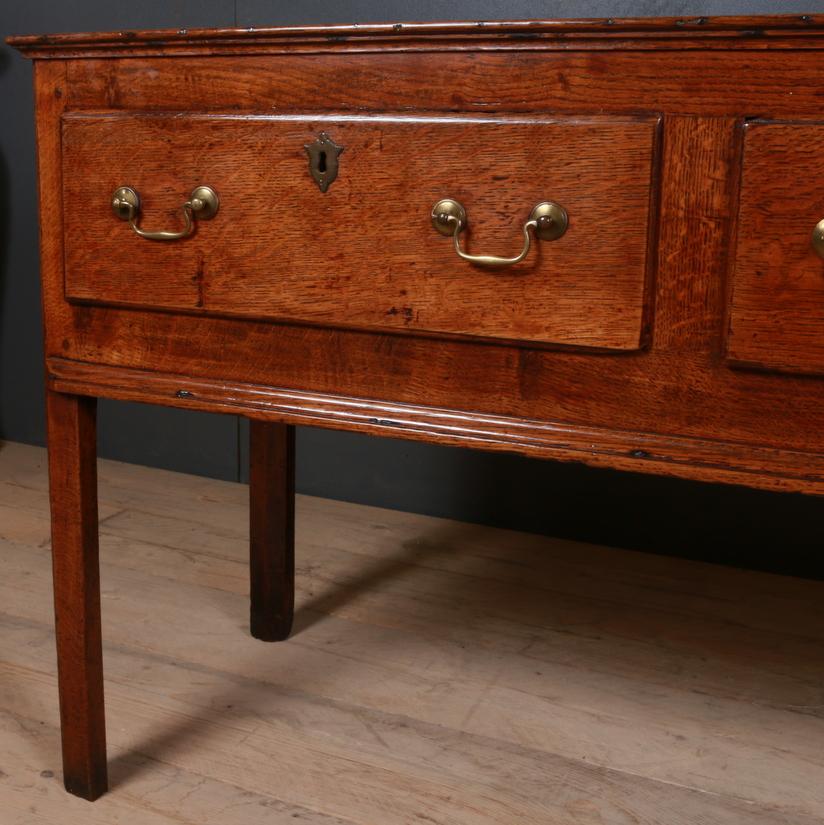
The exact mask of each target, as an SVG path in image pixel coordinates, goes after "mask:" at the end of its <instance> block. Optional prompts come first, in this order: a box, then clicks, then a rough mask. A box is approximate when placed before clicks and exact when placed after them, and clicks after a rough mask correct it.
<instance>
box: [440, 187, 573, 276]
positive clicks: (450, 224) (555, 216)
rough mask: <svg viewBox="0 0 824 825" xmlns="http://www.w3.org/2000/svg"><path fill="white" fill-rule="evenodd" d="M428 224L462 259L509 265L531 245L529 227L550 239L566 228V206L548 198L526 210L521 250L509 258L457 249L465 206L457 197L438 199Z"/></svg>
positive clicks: (520, 258)
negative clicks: (455, 198) (449, 240)
mask: <svg viewBox="0 0 824 825" xmlns="http://www.w3.org/2000/svg"><path fill="white" fill-rule="evenodd" d="M430 217H431V220H432V226H434V227H435V229H436V230H437V231H438V232H440V233H441V235H446V236H451V237H452V243H453V245H454V247H455V252H456V253H457V254H458V255H459V256H460V257H461V258H463V259H464V260H465V261H469V262H470V263H472V264H477V265H478V266H490V267H498V266H512V265H513V264H517V263H520V262H521V261H522V260H523V259H524V258H525V257H526V256H527V255H528V254H529V249H530V246H531V237H530V230H532V231H533V232H534V233H535V237H536V238H538V239H539V240H542V241H554V240H557V239H558V238H560V237H561V236H562V235H563V234H564V232H566V230H567V226H568V225H569V217H568V215H567V211H566V209H564V207H563V206H559V205H558V204H557V203H553V202H552V201H543V202H542V203H539V204H537V205H536V206H535V207H534V208H533V210H532V211H531V212H530V213H529V217H528V218H527V220H526V223H524V226H523V233H524V245H523V248H522V249H521V251H520V252H519V253H518V254H517V255H515V256H513V257H512V258H501V257H498V256H497V255H470V254H469V253H468V252H464V251H463V250H462V249H461V243H460V240H459V235H460V234H461V232H462V231H463V230H464V228H465V227H466V225H467V218H466V210H465V209H464V208H463V206H462V205H461V204H460V203H458V201H456V200H453V199H452V198H444V199H443V200H440V201H438V202H437V203H436V204H435V205H434V206H433V207H432V212H431V215H430Z"/></svg>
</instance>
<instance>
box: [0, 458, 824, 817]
mask: <svg viewBox="0 0 824 825" xmlns="http://www.w3.org/2000/svg"><path fill="white" fill-rule="evenodd" d="M100 477H101V480H100V499H101V508H100V510H101V512H100V516H101V553H102V575H103V604H104V607H103V609H104V643H105V668H106V691H107V697H106V698H107V710H108V720H109V726H108V734H109V753H110V764H111V768H110V770H111V779H112V791H111V793H110V794H109V795H108V796H106V797H104V798H103V799H101V800H100V801H98V802H96V803H94V804H89V803H86V802H82V801H80V800H78V799H75V798H73V797H69V796H67V795H65V794H64V792H63V790H62V785H61V781H60V764H59V756H58V754H59V742H58V730H57V694H56V687H55V659H54V651H53V634H52V617H51V583H50V571H49V528H48V516H47V512H48V511H47V498H46V470H45V453H44V451H43V450H40V449H36V448H33V447H25V446H21V445H16V444H5V445H0V825H43V824H44V823H55V825H57V823H59V824H60V825H161V823H175V824H176V825H179V824H180V823H191V825H263V824H264V823H265V824H266V825H273V824H276V823H295V822H299V823H303V824H304V825H307V823H311V824H312V825H333V824H334V825H341V823H362V824H363V825H407V823H426V825H432V823H442V824H443V825H480V824H481V823H483V825H486V824H487V823H500V824H501V825H523V823H547V825H555V824H556V823H557V825H630V824H631V823H633V824H635V825H638V824H639V823H643V825H687V823H690V825H733V823H735V825H739V823H740V824H741V825H744V823H746V825H766V823H769V824H770V825H775V824H776V823H788V825H790V824H791V825H811V823H821V822H822V821H824V584H821V583H816V582H807V581H801V580H796V579H789V578H781V577H776V576H770V575H765V574H760V573H747V572H741V571H734V570H729V569H725V568H721V567H713V566H710V565H703V564H696V563H691V562H684V561H676V560H671V559H665V558H659V557H653V556H647V555H642V554H639V553H632V552H627V551H619V550H610V549H605V548H601V547H594V546H588V545H583V544H576V543H573V542H568V541H558V540H553V539H547V538H539V537H535V536H530V535H526V534H521V533H514V532H506V531H500V530H492V529H488V528H481V527H477V526H472V525H468V524H459V523H456V522H450V521H445V520H441V519H434V518H426V517H422V516H415V515H408V514H404V513H397V512H391V511H387V510H379V509H375V508H369V507H362V506H355V505H351V504H341V503H337V502H332V501H325V500H321V499H313V498H307V497H303V498H299V500H298V530H297V535H298V538H297V556H298V560H297V567H298V581H297V586H298V608H297V610H298V614H297V628H296V632H295V634H294V636H293V637H292V639H291V640H290V641H289V642H286V643H281V644H274V645H267V644H264V643H262V642H256V641H254V640H253V639H251V638H250V637H249V635H248V633H247V631H246V615H247V600H246V591H247V579H246V577H247V569H246V563H245V556H246V552H247V548H246V535H247V524H246V519H247V509H246V495H247V490H246V488H245V487H243V486H241V485H239V484H230V483H225V482H218V481H211V480H207V479H202V478H196V477H192V476H185V475H178V474H174V473H168V472H161V471H158V470H149V469H145V468H141V467H135V466H130V465H125V464H117V463H114V462H107V461H103V462H101V465H100ZM547 494H548V495H550V494H551V491H547ZM593 506H597V502H593ZM673 529H677V525H673ZM776 552H781V548H780V547H776Z"/></svg>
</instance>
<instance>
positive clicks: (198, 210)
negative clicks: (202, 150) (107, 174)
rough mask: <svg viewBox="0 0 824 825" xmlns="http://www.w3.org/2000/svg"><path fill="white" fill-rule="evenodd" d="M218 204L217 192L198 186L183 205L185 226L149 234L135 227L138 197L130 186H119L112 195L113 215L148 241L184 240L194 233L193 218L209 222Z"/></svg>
mask: <svg viewBox="0 0 824 825" xmlns="http://www.w3.org/2000/svg"><path fill="white" fill-rule="evenodd" d="M219 204H220V202H219V200H218V197H217V192H215V190H214V189H212V187H211V186H198V187H196V188H195V189H194V190H193V191H192V194H191V196H190V197H189V200H187V201H186V203H184V204H183V217H184V218H185V220H186V225H185V226H184V227H183V229H181V230H180V231H179V232H166V231H163V230H161V231H158V232H149V231H147V230H146V229H141V228H140V227H139V226H138V225H137V218H138V215H140V196H139V195H138V194H137V192H136V191H135V190H134V189H132V187H131V186H121V187H120V188H118V189H116V190H115V193H114V195H112V209H113V210H114V214H115V215H117V217H118V218H120V220H122V221H128V222H129V226H131V228H132V229H133V230H134V231H135V232H136V233H137V234H138V235H140V237H141V238H148V239H149V240H150V241H176V240H178V239H180V238H186V237H188V236H189V235H191V234H192V232H194V229H195V222H194V218H199V219H200V220H203V221H205V220H209V218H213V217H214V216H215V215H216V214H217V209H218V206H219Z"/></svg>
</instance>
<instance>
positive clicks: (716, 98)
mask: <svg viewBox="0 0 824 825" xmlns="http://www.w3.org/2000/svg"><path fill="white" fill-rule="evenodd" d="M656 54H657V53H656ZM690 55H691V53H679V54H678V55H674V54H664V53H662V54H660V55H657V56H656V57H655V58H654V59H652V57H651V56H650V55H646V56H645V57H644V60H647V63H646V64H644V68H643V75H639V74H637V73H634V70H633V71H629V72H628V73H625V70H627V69H629V66H628V64H627V62H626V61H633V60H635V56H634V55H633V53H631V52H626V51H617V52H614V53H610V54H609V55H603V56H601V57H599V58H598V60H599V61H600V63H599V62H597V61H596V60H595V59H594V58H592V57H587V56H582V55H580V54H575V53H570V54H557V53H552V54H544V55H538V56H536V55H532V54H519V55H516V56H513V55H509V56H507V57H506V59H504V58H503V57H501V56H496V54H495V53H487V52H479V53H478V54H476V55H474V56H469V55H467V54H463V53H461V54H458V53H455V54H452V53H449V54H446V55H441V56H439V57H438V59H437V62H432V61H431V60H430V59H429V58H428V57H427V56H426V54H417V55H416V54H412V53H393V54H377V53H376V54H371V55H362V56H360V57H356V58H352V57H351V56H346V55H336V54H326V55H323V56H319V57H316V58H313V59H312V63H311V67H312V74H311V75H310V74H309V73H308V72H307V69H308V67H309V65H310V64H309V63H308V62H307V58H306V57H304V56H302V55H282V56H271V57H257V56H255V55H251V56H248V57H245V58H244V59H243V60H238V59H236V58H225V59H224V58H219V57H212V58H209V59H199V60H197V61H195V60H194V59H191V60H190V59H189V58H185V57H179V58H175V59H174V61H172V64H171V65H172V66H173V68H174V72H173V73H170V72H167V71H165V70H157V69H152V66H151V61H144V60H134V59H123V60H109V61H97V60H89V61H85V60H84V61H74V60H70V61H40V62H38V65H37V74H38V78H39V80H38V83H39V85H40V87H41V92H40V99H41V101H42V102H41V107H40V108H41V116H40V123H41V126H40V131H41V133H42V135H43V139H42V140H41V163H40V169H41V182H42V186H43V187H44V188H45V189H46V190H47V191H52V192H53V191H61V189H62V172H61V170H60V169H59V168H58V167H59V165H60V164H61V162H62V161H61V156H60V148H59V129H60V126H59V123H60V120H59V118H60V117H61V115H62V114H63V113H64V112H66V111H69V112H76V111H88V110H91V111H97V112H99V111H100V110H101V108H103V109H105V108H106V107H109V106H115V107H116V108H120V109H123V108H129V107H132V106H133V105H138V106H139V107H143V108H144V109H145V107H146V106H149V105H150V104H151V101H154V103H153V104H151V105H155V106H157V105H160V106H161V107H163V110H166V107H169V108H170V109H172V110H174V109H179V110H182V111H193V110H194V111H197V110H198V109H202V110H208V109H209V108H210V107H211V108H220V107H222V109H223V111H225V109H226V106H227V105H229V103H230V101H236V103H237V105H238V106H239V107H240V108H241V109H248V108H249V107H253V108H254V107H258V106H260V105H261V103H262V101H263V100H264V99H265V100H266V101H267V105H268V106H274V107H276V109H277V110H282V108H283V107H284V106H285V105H287V104H288V105H289V106H290V107H291V109H292V110H294V109H295V108H300V107H301V106H308V105H311V106H313V107H314V108H315V110H317V100H318V99H317V94H316V89H317V88H318V86H317V85H316V84H318V83H319V84H321V86H322V87H323V89H324V100H328V102H329V105H330V106H334V107H335V108H336V109H338V110H340V111H347V110H349V111H351V110H352V109H358V108H359V107H363V106H372V105H374V106H382V107H385V106H386V103H387V101H389V100H395V101H396V102H397V105H398V106H400V107H402V108H406V107H409V106H413V105H416V101H417V105H420V106H425V107H427V108H429V109H432V110H438V109H441V110H443V109H445V108H448V107H449V108H452V109H453V110H454V109H456V108H457V109H459V110H460V109H467V108H469V109H475V108H479V107H476V106H475V105H474V103H475V102H478V103H488V102H489V101H492V102H493V104H494V105H493V106H492V107H490V108H496V109H499V110H500V109H503V110H504V111H506V110H511V109H518V108H521V109H523V108H524V107H530V106H531V107H533V109H534V107H535V106H540V107H541V108H542V109H543V108H545V107H550V108H551V109H552V110H553V111H554V110H555V109H556V107H558V108H560V110H561V111H563V110H564V109H565V107H567V106H568V107H569V108H570V109H572V110H573V111H575V113H576V116H586V115H587V114H588V113H589V114H590V115H591V114H592V112H593V109H596V108H597V111H598V112H599V114H600V115H602V116H604V115H615V116H617V115H619V114H621V113H622V112H623V113H624V114H623V115H621V116H625V115H626V109H627V105H628V102H629V101H630V100H631V99H632V100H635V101H636V105H637V101H638V100H639V99H643V100H644V101H645V103H647V102H649V104H650V105H652V103H656V104H660V103H665V104H666V106H665V109H667V107H668V109H667V112H665V117H664V123H663V149H662V159H661V166H660V168H661V190H662V191H661V199H662V200H661V219H660V222H659V225H658V227H657V230H658V235H659V236H660V237H659V238H658V241H657V256H656V258H655V278H654V293H653V295H654V301H653V302H651V305H650V307H649V317H650V320H651V321H652V324H653V329H652V333H651V336H650V341H649V348H648V349H647V350H645V351H644V352H642V353H638V354H635V355H632V354H628V355H624V356H621V357H615V356H611V355H601V354H597V353H589V354H586V355H582V354H577V353H571V352H569V353H568V352H561V351H558V352H552V353H550V352H541V351H540V350H538V349H535V348H531V349H530V348H526V347H520V348H514V347H510V346H495V345H492V344H473V343H471V342H468V341H466V342H459V341H447V340H441V341H439V342H438V344H437V346H436V347H433V346H432V345H431V342H430V341H427V340H425V339H421V338H417V337H415V336H414V335H409V334H408V333H407V334H406V335H405V336H404V337H401V336H400V335H394V334H393V335H375V334H372V333H362V332H358V331H355V330H348V331H342V330H334V329H321V328H313V327H310V326H296V325H290V324H282V323H281V324H267V323H262V322H259V321H252V320H249V321H244V322H240V321H235V320H230V319H222V318H192V317H183V316H175V315H171V314H167V313H152V312H145V311H142V310H136V309H129V310H126V309H118V308H103V307H90V306H72V305H70V304H68V303H67V302H66V301H65V298H64V295H63V289H62V287H63V284H62V278H61V275H59V274H57V273H58V272H60V271H61V268H62V253H61V252H60V248H61V245H62V239H63V235H62V230H61V225H60V222H59V220H57V218H58V217H59V215H58V214H55V213H52V215H53V218H54V220H50V221H47V222H44V224H43V233H44V244H45V246H44V250H45V251H44V268H45V270H44V271H48V272H53V273H54V274H52V275H50V276H49V277H47V278H45V279H44V304H45V308H46V314H47V317H48V318H49V319H50V323H48V324H47V326H46V336H47V342H46V349H47V355H48V356H49V357H51V358H53V357H60V358H68V359H73V360H78V361H84V362H92V363H97V364H107V365H110V366H112V367H127V368H130V369H137V370H143V371H157V372H159V373H161V374H162V373H167V374H171V375H175V376H181V375H183V376H189V377H190V378H193V379H196V380H198V381H199V380H202V379H207V380H208V381H213V380H218V381H223V382H227V383H229V384H238V383H240V384H246V383H251V384H260V385H269V386H274V387H275V388H277V389H278V390H280V389H289V390H293V389H296V390H301V391H307V392H311V393H317V394H321V395H322V394H324V393H327V394H330V395H332V396H334V397H354V398H358V399H363V400H366V401H375V402H377V403H378V404H382V403H385V402H392V403H400V404H402V405H403V404H412V405H416V406H427V405H428V406H433V407H440V408H445V409H450V408H451V409H454V410H457V411H460V412H466V411H476V412H479V413H483V414H484V415H493V416H504V417H507V416H511V417H516V418H526V419H531V420H535V421H548V422H553V423H554V424H562V425H564V426H566V427H568V428H569V429H570V430H573V431H574V430H580V429H581V428H604V429H607V428H615V427H618V428H619V429H620V430H622V431H629V432H635V433H646V434H649V435H652V436H653V438H655V437H656V436H666V439H671V438H675V439H678V438H697V439H706V438H708V437H709V438H710V439H711V440H713V441H717V442H720V443H721V444H723V445H724V446H723V447H721V449H720V451H719V452H718V453H717V456H718V455H723V454H724V453H726V454H727V456H728V457H727V458H722V459H721V460H720V462H719V463H718V464H717V465H714V466H715V470H713V469H712V468H705V469H704V470H696V471H694V472H693V471H685V472H689V474H690V475H691V477H701V478H705V479H709V478H714V479H716V480H720V479H721V478H722V477H724V478H725V479H726V480H733V479H734V472H735V471H734V470H733V468H735V467H739V468H740V466H741V465H742V464H743V465H749V464H750V459H746V458H743V454H745V453H746V452H747V449H748V448H746V447H744V446H743V445H754V446H755V445H757V446H758V447H759V448H760V447H765V448H768V450H770V451H773V453H774V454H775V455H776V456H778V455H780V454H781V451H782V450H789V451H791V452H792V451H796V452H799V451H800V452H801V453H802V454H806V453H808V452H816V451H818V452H821V451H824V403H822V401H824V388H822V386H821V384H820V383H818V382H815V381H810V380H806V379H796V378H792V377H789V376H782V377H780V378H777V377H776V376H771V375H766V374H765V375H758V374H756V373H753V372H750V371H744V370H733V369H730V368H729V365H728V363H726V362H725V361H724V360H723V352H724V337H725V329H724V327H725V315H726V302H727V292H728V283H729V278H728V268H729V257H730V255H729V249H730V244H731V243H732V237H733V231H734V225H735V221H734V218H735V215H736V212H737V181H738V168H739V160H740V154H741V138H740V128H739V125H740V116H741V115H743V114H744V113H746V112H748V111H749V112H751V111H754V110H756V111H764V112H766V113H775V112H778V111H787V109H788V107H790V108H791V109H792V110H793V111H794V112H796V113H800V112H805V111H810V109H811V107H812V106H813V104H814V105H815V107H816V111H817V108H818V102H817V94H818V93H817V89H818V78H817V70H816V58H815V56H814V55H812V54H802V53H798V54H795V55H794V56H793V59H792V60H788V59H786V56H784V57H781V59H780V62H779V61H778V58H777V57H773V56H771V55H769V54H762V53H759V54H757V55H739V54H738V53H736V52H730V53H728V54H725V55H724V56H723V59H721V58H719V59H718V60H716V59H715V58H714V57H713V56H712V55H707V54H705V55H698V56H697V57H696V61H695V62H694V63H693V62H691V61H692V60H693V58H692V57H691V56H690ZM699 57H700V58H701V59H702V60H703V58H706V60H703V62H701V61H699V60H698V59H697V58H699ZM539 58H540V59H542V60H546V61H547V62H546V64H545V69H546V71H543V72H542V73H537V72H536V71H535V70H534V67H535V66H537V65H539V64H537V63H533V61H534V60H537V59H539ZM650 59H651V60H652V62H651V63H650V62H649V60H650ZM353 60H354V61H355V62H352V61H353ZM452 60H454V61H458V62H457V63H455V64H454V66H452V65H450V61H452ZM739 60H740V61H741V62H740V63H738V62H737V61H739ZM422 61H426V62H422ZM753 61H755V62H753ZM774 61H775V62H774ZM164 65H166V64H164V63H163V62H162V61H161V64H160V69H162V67H163V66H164ZM458 66H460V71H453V68H455V67H458ZM423 67H425V68H426V71H427V73H428V74H427V76H428V77H430V79H431V81H432V82H429V83H426V84H421V83H419V82H416V81H415V78H416V77H419V76H420V72H421V70H422V68H423ZM640 67H641V64H640V63H639V64H638V68H639V69H640ZM275 69H277V71H276V70H275ZM762 69H763V71H762ZM432 72H434V73H435V74H431V73H432ZM124 73H126V74H124ZM742 76H745V77H746V78H747V83H742V82H740V78H741V77H742ZM126 78H128V80H126ZM310 78H311V83H312V86H311V89H310V87H309V83H310ZM538 78H540V83H538V80H537V79H538ZM616 79H620V82H621V86H620V89H615V88H613V87H612V85H611V84H612V83H613V81H616V82H617V80H616ZM172 80H174V82H172ZM89 84H92V85H89ZM472 84H475V88H483V89H484V90H485V94H484V95H483V96H478V95H473V94H471V93H470V92H469V88H470V87H471V85H472ZM688 86H689V88H688ZM813 87H814V88H813ZM365 88H368V89H369V94H368V95H366V96H364V93H363V89H365ZM790 91H792V92H793V94H792V95H790V94H788V93H789V92H790ZM664 92H665V93H666V95H667V96H666V97H665V98H662V97H661V94H662V93H664ZM705 92H706V95H705V97H702V95H704V93H705ZM181 95H183V97H181ZM539 95H540V96H539ZM392 96H394V97H392ZM158 101H161V102H160V103H158ZM687 106H689V107H690V108H691V110H692V111H691V113H690V114H683V115H676V114H674V112H673V108H675V110H677V109H678V107H681V108H686V107H687ZM750 106H753V107H757V109H750ZM702 110H703V111H704V112H705V115H704V116H701V117H696V114H695V113H696V112H698V111H702ZM258 111H259V109H258ZM719 111H720V112H724V111H725V112H726V113H727V116H726V117H722V118H717V117H714V116H706V115H707V114H709V115H712V113H713V112H719ZM47 124H48V125H47ZM669 182H671V184H670V183H669ZM184 188H185V187H184ZM333 188H334V185H333ZM109 194H110V193H108V192H107V193H106V199H107V198H108V195H109ZM105 208H107V207H105ZM170 208H171V206H170ZM171 217H174V218H175V219H177V216H176V215H174V214H172V216H171ZM111 220H112V222H113V224H114V225H115V226H114V228H115V229H124V228H125V227H123V226H122V225H121V224H120V223H119V222H118V221H116V219H114V217H113V216H112V217H111ZM206 228H207V229H209V228H214V227H213V226H212V227H206ZM204 235H205V232H204ZM432 240H433V242H435V243H436V244H437V243H438V242H439V241H440V240H441V239H440V238H439V237H435V235H434V232H433V239H432ZM653 240H654V239H653ZM444 241H445V239H444ZM150 277H151V276H150ZM397 331H398V332H401V330H397ZM193 341H197V344H196V346H193V345H192V342H193ZM96 383H97V384H98V385H100V386H102V384H103V383H105V382H104V381H100V380H98V381H97V382H96ZM97 391H105V388H104V389H103V390H100V389H99V388H98V390H97ZM221 404H223V402H221ZM365 426H366V427H369V426H371V425H369V424H368V423H367V424H365ZM373 431H374V430H373ZM666 439H665V440H666ZM604 446H605V445H604V444H603V443H601V444H599V443H598V442H595V443H594V448H593V449H592V450H589V451H582V452H581V453H579V457H580V458H581V459H582V460H585V461H590V462H593V463H599V462H600V461H603V460H604V459H603V458H599V456H600V455H601V454H602V453H603V448H604ZM633 449H636V448H633ZM637 449H641V450H643V447H638V448H637ZM736 451H739V452H740V454H741V456H739V457H736V459H735V460H732V456H734V455H735V453H736ZM546 454H547V455H554V456H556V457H559V456H560V457H562V456H563V455H564V453H563V450H560V449H559V450H556V451H552V452H547V453H546ZM645 458H646V454H644V453H641V454H633V453H632V452H631V451H628V452H627V453H626V454H624V455H622V456H618V457H616V458H615V464H613V465H612V466H622V467H632V466H634V467H635V468H637V469H645V470H651V471H662V470H663V471H666V472H671V471H672V468H671V467H668V466H667V465H665V464H664V463H663V462H646V463H644V459H645ZM799 459H800V460H799V463H798V464H797V465H796V467H795V470H794V471H793V472H792V473H791V475H792V476H795V477H796V478H798V477H800V476H809V472H808V469H807V466H806V463H805V460H803V459H802V458H801V457H799ZM642 464H643V466H641V465H642ZM731 470H733V475H730V471H731ZM763 470H764V473H763V476H762V479H761V481H760V482H758V481H756V479H755V477H754V475H752V474H750V475H749V477H744V478H735V479H734V480H736V481H737V482H741V481H744V482H746V483H760V484H762V485H769V486H773V485H774V486H777V487H784V488H787V489H800V487H799V486H798V485H797V484H796V483H795V482H790V483H789V485H785V484H784V483H783V481H782V478H783V477H784V476H785V475H787V462H786V461H785V460H784V458H781V459H778V460H776V461H775V462H772V461H770V460H769V459H767V461H766V464H765V465H764V466H763ZM813 475H814V473H813ZM814 487H815V483H813V484H812V485H806V486H804V489H807V490H810V489H812V488H814Z"/></svg>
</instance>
